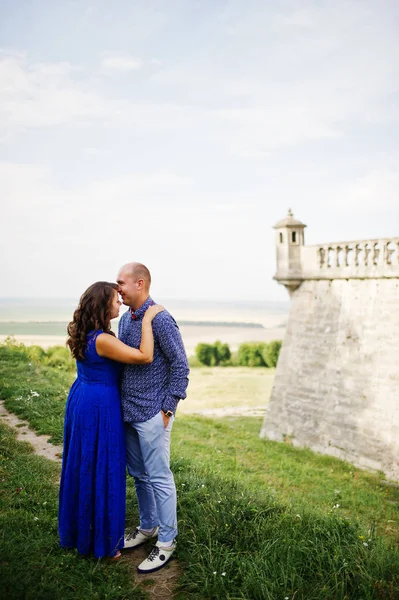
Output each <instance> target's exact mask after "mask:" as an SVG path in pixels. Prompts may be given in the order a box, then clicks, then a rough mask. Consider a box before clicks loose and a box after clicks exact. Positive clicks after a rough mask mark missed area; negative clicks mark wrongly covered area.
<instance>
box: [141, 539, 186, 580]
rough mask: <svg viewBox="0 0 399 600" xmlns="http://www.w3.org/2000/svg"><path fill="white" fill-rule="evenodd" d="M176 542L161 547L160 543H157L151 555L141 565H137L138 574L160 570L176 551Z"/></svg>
mask: <svg viewBox="0 0 399 600" xmlns="http://www.w3.org/2000/svg"><path fill="white" fill-rule="evenodd" d="M176 545H177V544H176V542H173V544H172V545H171V546H166V547H165V546H162V542H159V541H158V542H157V543H156V544H155V546H154V547H153V549H152V550H151V553H150V554H149V555H148V556H147V558H146V559H145V560H143V562H142V563H140V564H139V566H138V567H137V570H138V572H139V573H153V572H154V571H158V569H162V567H164V566H165V565H166V564H167V563H168V562H169V561H170V559H171V558H172V554H173V552H174V551H175V550H176Z"/></svg>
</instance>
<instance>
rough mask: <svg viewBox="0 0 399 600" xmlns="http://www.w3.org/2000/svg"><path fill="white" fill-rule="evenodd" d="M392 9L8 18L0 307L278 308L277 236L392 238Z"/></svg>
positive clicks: (312, 4)
mask: <svg viewBox="0 0 399 600" xmlns="http://www.w3.org/2000/svg"><path fill="white" fill-rule="evenodd" d="M398 30H399V4H398V3H397V2H396V1H394V0H380V1H379V2H375V1H374V0H359V1H343V0H318V1H316V0H314V1H310V0H280V1H279V2H273V1H271V0H270V1H268V0H245V2H244V1H243V0H240V1H238V0H143V1H138V0H113V2H109V1H108V0H2V2H1V4H0V199H1V216H2V218H1V229H0V245H1V250H0V251H1V263H0V296H14V297H15V296H21V297H75V296H76V295H80V294H81V293H82V292H83V291H84V289H86V287H88V285H90V284H91V283H92V282H94V281H97V280H115V278H116V275H117V271H118V269H119V267H120V266H121V265H123V264H124V263H126V262H129V261H133V260H135V261H140V262H143V263H144V264H146V265H147V266H148V267H149V268H150V270H151V272H152V277H153V295H156V294H157V295H158V296H159V297H162V298H179V299H193V300H205V299H206V300H218V301H221V300H230V301H243V300H257V301H259V300H260V301H264V300H268V301H270V300H271V301H279V300H287V298H288V294H287V292H286V290H285V289H284V288H283V287H282V286H279V285H278V284H277V283H276V282H275V281H273V279H272V278H273V274H274V272H275V239H274V236H275V232H274V230H273V225H274V224H275V223H276V221H278V220H279V219H281V218H283V217H284V216H285V215H286V214H287V210H288V208H291V209H292V210H293V212H294V215H295V217H296V218H298V219H300V220H301V221H303V222H304V223H305V224H306V225H307V229H306V243H308V244H315V243H318V242H330V241H331V242H334V241H340V240H357V239H366V238H381V237H384V238H386V237H393V236H396V237H397V236H399V231H398V230H399V194H398V190H399V135H398V134H399V35H398Z"/></svg>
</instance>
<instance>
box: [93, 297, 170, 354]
mask: <svg viewBox="0 0 399 600" xmlns="http://www.w3.org/2000/svg"><path fill="white" fill-rule="evenodd" d="M163 310H164V307H163V306H161V305H159V304H155V305H154V306H150V308H148V309H147V311H146V313H145V315H144V317H143V325H142V330H141V344H140V349H139V350H137V348H131V347H130V346H127V345H126V344H124V343H123V342H121V341H120V340H118V338H116V337H114V336H113V335H109V334H108V333H100V335H99V336H97V339H96V350H97V353H98V354H99V355H100V356H103V357H105V358H111V359H112V360H116V361H118V362H121V363H125V364H135V365H139V364H146V363H151V362H152V360H153V358H154V336H153V333H152V321H153V319H154V317H155V316H156V315H157V314H158V313H160V312H161V311H163Z"/></svg>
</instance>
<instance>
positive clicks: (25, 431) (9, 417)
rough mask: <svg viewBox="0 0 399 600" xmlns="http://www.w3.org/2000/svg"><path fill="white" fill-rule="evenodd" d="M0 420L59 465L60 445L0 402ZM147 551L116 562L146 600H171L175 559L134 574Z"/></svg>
mask: <svg viewBox="0 0 399 600" xmlns="http://www.w3.org/2000/svg"><path fill="white" fill-rule="evenodd" d="M0 420H1V421H2V422H3V423H5V424H6V425H8V426H9V427H13V428H14V429H15V430H16V432H17V440H18V441H21V442H29V444H31V445H32V446H33V448H34V451H35V453H36V454H38V455H39V456H43V457H44V458H48V459H49V460H53V461H56V462H58V463H60V462H61V457H62V446H55V445H54V444H49V442H48V440H49V436H47V435H37V433H35V432H34V431H33V429H30V427H29V426H28V424H27V423H26V421H23V420H22V419H20V418H18V417H17V416H16V415H14V414H12V413H10V412H8V410H7V409H6V408H5V406H4V404H3V402H2V401H0ZM150 551H151V543H150V544H146V545H144V546H141V547H140V548H137V549H136V550H126V551H124V552H122V558H121V559H120V561H123V562H125V563H128V564H129V567H130V570H131V573H132V578H133V579H134V582H135V584H137V583H138V584H139V585H140V584H143V589H144V590H145V591H146V592H147V593H148V595H149V597H150V600H173V598H174V595H175V594H174V590H175V588H176V585H177V580H178V578H179V577H180V575H181V569H180V567H179V563H178V561H177V560H175V559H172V560H171V561H170V563H169V564H168V565H167V566H166V567H164V568H163V569H161V570H160V571H157V572H156V573H150V574H148V575H139V574H138V573H137V572H136V567H137V565H139V564H140V563H141V562H142V561H143V560H144V559H145V558H146V556H147V555H148V554H149V552H150ZM118 562H119V561H118Z"/></svg>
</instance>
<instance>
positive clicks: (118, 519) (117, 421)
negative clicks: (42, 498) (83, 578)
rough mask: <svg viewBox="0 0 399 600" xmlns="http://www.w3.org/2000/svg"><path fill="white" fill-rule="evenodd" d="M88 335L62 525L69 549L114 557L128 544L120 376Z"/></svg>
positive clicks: (71, 405)
mask: <svg viewBox="0 0 399 600" xmlns="http://www.w3.org/2000/svg"><path fill="white" fill-rule="evenodd" d="M100 333H102V331H101V330H99V331H94V332H91V333H90V334H89V335H88V344H87V349H86V354H85V356H86V358H85V360H83V361H76V364H77V379H76V381H75V382H74V383H73V385H72V387H71V390H70V392H69V396H68V401H67V405H66V412H65V423H64V451H63V456H62V472H61V483H60V502H59V515H58V527H59V534H60V543H61V546H62V547H64V548H77V549H78V551H79V552H80V553H81V554H88V553H89V552H93V553H94V556H96V557H97V558H101V557H103V556H113V555H114V554H115V553H116V552H117V551H118V550H119V549H120V548H122V547H123V537H124V525H125V503H126V496H125V494H126V471H125V469H126V452H125V432H124V428H123V420H122V411H121V402H120V395H119V375H120V369H121V365H120V363H117V362H115V361H113V360H110V359H108V358H104V357H101V356H99V355H98V354H97V351H96V343H95V342H96V338H97V336H98V335H99V334H100Z"/></svg>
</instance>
